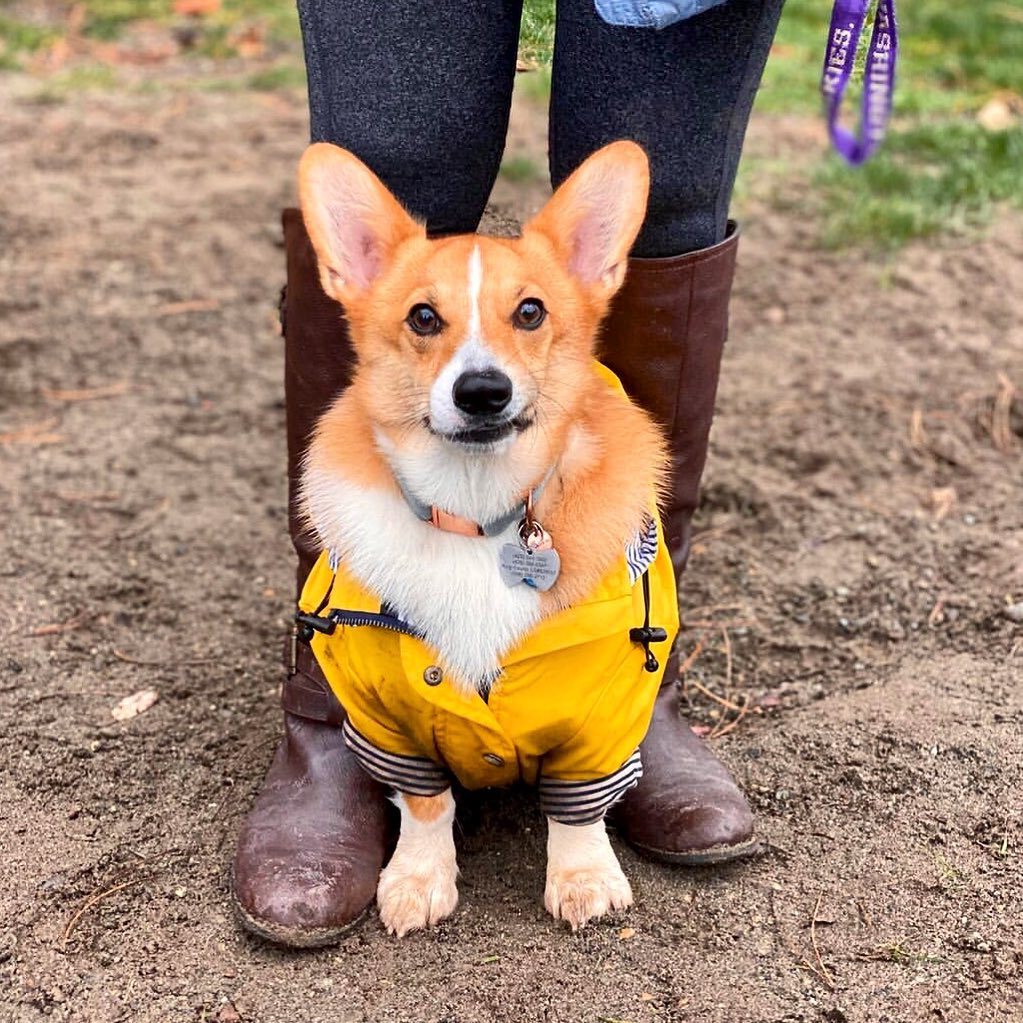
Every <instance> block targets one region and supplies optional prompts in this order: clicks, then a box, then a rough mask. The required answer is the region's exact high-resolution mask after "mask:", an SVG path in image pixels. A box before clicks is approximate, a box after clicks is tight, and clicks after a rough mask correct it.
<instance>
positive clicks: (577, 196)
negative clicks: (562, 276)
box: [523, 141, 650, 301]
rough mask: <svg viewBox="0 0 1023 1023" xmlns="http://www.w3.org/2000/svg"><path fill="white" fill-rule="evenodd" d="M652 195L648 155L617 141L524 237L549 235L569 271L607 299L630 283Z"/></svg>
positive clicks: (569, 183) (576, 175) (580, 172)
mask: <svg viewBox="0 0 1023 1023" xmlns="http://www.w3.org/2000/svg"><path fill="white" fill-rule="evenodd" d="M649 191H650V167H649V164H648V162H647V158H646V153H644V152H643V150H642V149H641V148H640V147H639V146H638V145H636V143H635V142H627V141H622V142H612V143H611V144H610V145H608V146H604V148H603V149H598V150H597V152H595V153H594V154H593V155H592V156H590V157H589V158H587V159H586V160H585V161H584V162H583V163H582V164H581V165H580V166H579V167H578V168H577V169H576V170H575V171H574V172H573V173H572V174H571V176H570V177H568V178H567V179H566V180H565V181H564V182H563V183H562V185H561V186H560V187H559V188H558V190H557V191H556V192H555V193H554V195H553V196H552V197H551V199H550V200H549V201H548V203H547V205H546V206H544V208H543V209H542V210H541V211H540V212H539V213H538V214H537V215H536V216H535V217H534V218H533V219H532V220H531V221H530V222H529V223H528V224H527V225H526V226H525V228H524V229H523V234H528V233H531V232H539V233H541V234H543V235H545V236H546V237H547V238H548V240H549V241H550V242H552V243H553V245H554V248H555V251H556V252H557V253H558V256H559V258H560V259H561V261H562V262H563V263H564V264H565V266H566V267H567V269H568V270H569V272H570V273H572V274H573V275H574V276H575V277H576V278H578V280H579V281H580V282H581V283H582V284H583V285H584V286H586V287H587V288H590V289H593V290H595V291H596V292H597V294H598V296H599V297H601V298H603V299H604V300H605V301H606V300H607V299H609V298H610V297H611V296H612V295H613V294H614V293H615V292H616V291H617V290H618V289H619V288H620V287H621V286H622V282H623V281H624V280H625V271H626V269H627V268H628V264H627V259H628V255H629V249H631V248H632V243H633V242H634V241H635V240H636V235H637V234H639V229H640V227H642V225H643V218H644V216H645V215H646V202H647V194H648V193H649Z"/></svg>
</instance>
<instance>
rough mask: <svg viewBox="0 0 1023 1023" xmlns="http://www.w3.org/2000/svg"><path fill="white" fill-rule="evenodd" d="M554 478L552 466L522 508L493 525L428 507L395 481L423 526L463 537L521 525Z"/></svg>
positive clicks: (495, 521)
mask: <svg viewBox="0 0 1023 1023" xmlns="http://www.w3.org/2000/svg"><path fill="white" fill-rule="evenodd" d="M553 475H554V467H553V466H551V468H550V469H548V470H547V472H546V473H545V474H544V477H543V479H542V480H540V482H539V483H538V484H537V485H536V486H535V487H534V488H533V489H532V490H531V491H530V492H529V493H528V494H526V495H525V497H523V498H522V501H521V503H520V504H517V505H515V507H514V508H512V509H511V510H510V511H509V512H507V513H505V514H504V515H502V516H500V517H499V518H496V519H492V520H491V521H490V522H473V521H472V519H464V518H462V516H461V515H452V514H451V513H450V512H446V511H444V510H443V509H441V508H438V507H436V505H432V504H426V503H425V502H424V501H420V500H419V498H418V497H416V495H415V494H413V493H412V492H411V491H410V490H409V489H408V487H407V486H405V481H404V480H403V479H401V477H400V476H395V479H396V481H397V483H398V488H399V489H400V490H401V495H402V497H404V498H405V503H406V504H407V505H408V506H409V508H411V509H412V513H413V515H415V517H416V518H417V519H419V520H421V521H422V522H429V523H430V524H431V525H433V526H436V527H437V529H442V530H444V532H445V533H458V534H459V535H460V536H500V535H501V534H502V533H503V532H504V531H505V530H506V529H507V528H508V527H509V526H511V525H514V524H515V523H516V522H521V521H522V519H523V517H524V516H525V514H526V508H527V506H530V505H533V504H535V503H536V502H537V501H538V500H539V499H540V495H541V494H542V493H543V491H544V487H546V486H547V483H548V482H549V481H550V478H551V476H553Z"/></svg>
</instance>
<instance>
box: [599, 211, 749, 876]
mask: <svg viewBox="0 0 1023 1023" xmlns="http://www.w3.org/2000/svg"><path fill="white" fill-rule="evenodd" d="M738 240H739V236H738V231H737V229H736V226H735V224H733V223H730V224H729V225H728V235H727V236H726V238H725V240H724V241H723V242H721V243H720V244H718V245H714V246H712V247H711V248H708V249H703V250H701V251H699V252H691V253H687V254H686V255H683V256H673V257H669V258H666V259H631V260H630V261H629V272H628V275H627V276H626V279H625V284H624V286H623V287H622V289H621V291H620V292H619V293H618V294H617V295H616V296H615V300H614V303H613V305H612V307H611V313H610V315H609V317H608V319H607V321H606V323H605V327H604V344H603V346H602V359H603V361H604V362H605V363H606V364H607V365H608V366H609V367H610V368H611V369H612V370H614V372H615V373H616V374H617V375H618V377H619V379H621V381H622V384H623V385H624V387H625V389H626V391H628V393H629V395H630V396H631V397H632V398H633V399H634V400H635V401H636V402H637V403H638V404H639V405H641V406H642V407H643V408H645V409H646V410H647V411H648V412H650V413H651V414H652V415H653V416H654V417H655V418H656V419H657V420H658V421H659V422H660V423H661V424H662V425H663V426H664V428H665V430H666V433H667V436H668V439H669V442H670V447H671V456H672V487H671V496H670V500H669V501H668V502H667V503H666V506H665V507H664V509H663V519H664V528H665V532H666V535H667V543H668V549H669V550H670V551H671V556H672V561H673V562H674V564H675V572H676V575H678V576H679V577H681V575H682V571H683V569H684V568H685V564H686V559H687V558H688V555H689V544H690V535H691V527H690V522H691V519H692V515H693V511H694V510H695V508H696V503H697V499H698V497H699V489H700V476H701V475H702V473H703V466H704V462H705V461H706V458H707V441H708V438H709V436H710V425H711V420H712V419H713V417H714V399H715V397H716V395H717V386H718V371H719V369H720V366H721V355H722V352H723V350H724V345H725V337H726V335H727V333H728V299H729V296H730V294H731V289H732V276H733V274H734V271H735V252H736V248H737V247H738ZM640 749H641V750H642V754H643V777H642V779H641V781H640V783H639V785H638V786H637V787H636V788H634V789H632V790H631V791H630V792H629V793H628V794H627V795H626V796H625V798H624V799H623V800H622V802H621V803H620V804H619V805H618V806H617V807H616V808H615V815H614V819H615V823H616V824H617V826H618V828H619V830H620V831H621V832H622V834H623V835H624V837H625V839H626V840H627V841H628V842H629V844H630V845H633V846H635V847H636V848H637V849H639V850H640V851H642V852H644V853H647V854H648V855H650V856H651V857H653V858H655V859H658V860H663V861H665V862H668V863H683V864H690V865H699V864H705V863H721V862H724V861H726V860H732V859H737V858H738V857H741V856H747V855H749V854H750V853H751V852H754V851H755V850H756V847H757V842H756V840H755V839H754V838H753V816H752V814H751V813H750V808H749V804H748V803H747V802H746V799H745V797H744V796H743V794H742V793H741V792H740V791H739V787H738V786H737V785H736V784H735V782H734V781H733V779H732V777H731V775H730V774H729V773H728V770H727V768H726V767H725V766H724V765H723V764H722V763H721V761H720V760H718V758H717V757H716V756H714V754H713V753H712V752H711V750H710V748H709V747H708V746H707V745H706V744H705V743H703V742H702V741H701V740H700V739H699V738H698V737H697V736H696V735H695V734H694V733H693V731H692V730H691V729H690V728H689V726H688V725H687V724H686V723H685V721H684V720H683V719H682V717H681V713H680V709H679V696H678V655H677V653H676V654H673V655H672V657H671V658H670V660H669V663H668V667H667V670H666V672H665V674H664V683H663V685H662V687H661V691H660V693H659V694H658V697H657V703H656V705H655V707H654V716H653V720H652V721H651V723H650V729H649V731H648V732H647V736H646V738H645V739H644V740H643V743H642V745H641V746H640Z"/></svg>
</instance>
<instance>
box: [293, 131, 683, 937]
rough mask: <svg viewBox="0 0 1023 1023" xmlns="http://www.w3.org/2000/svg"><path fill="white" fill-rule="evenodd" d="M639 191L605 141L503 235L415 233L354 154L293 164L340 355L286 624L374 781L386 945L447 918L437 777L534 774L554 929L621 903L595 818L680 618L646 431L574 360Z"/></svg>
mask: <svg viewBox="0 0 1023 1023" xmlns="http://www.w3.org/2000/svg"><path fill="white" fill-rule="evenodd" d="M648 187H649V171H648V165H647V159H646V156H645V154H644V153H643V151H642V149H641V148H640V147H639V146H637V145H635V144H634V143H632V142H616V143H613V144H611V145H609V146H607V147H605V148H603V149H601V150H600V151H598V152H597V153H595V154H594V155H592V156H591V157H590V158H589V159H587V160H586V161H585V162H584V163H583V164H582V165H581V166H580V167H579V168H578V169H577V170H576V171H575V173H574V174H572V175H571V177H569V178H568V179H567V180H566V181H565V182H564V183H563V184H562V185H561V187H560V188H558V189H557V191H556V193H555V194H554V196H553V197H552V198H551V199H550V201H549V202H548V203H547V205H546V206H545V207H544V208H543V209H542V210H541V212H540V213H539V214H538V215H537V216H536V217H535V218H534V219H532V220H531V221H530V222H529V223H527V224H526V225H525V227H524V228H523V230H522V234H521V237H518V238H515V239H504V238H489V237H483V236H478V235H463V236H454V237H444V238H438V239H431V238H428V237H427V234H426V230H425V228H424V226H423V225H422V224H420V223H418V222H417V221H416V220H415V219H413V218H412V217H411V216H410V215H409V214H408V213H407V212H406V211H405V210H404V209H403V208H402V207H401V205H400V204H399V203H398V201H397V200H396V199H395V198H394V197H393V196H392V195H391V194H390V193H389V192H388V190H387V189H386V187H385V186H384V185H383V184H382V183H381V182H380V181H379V180H378V179H377V177H376V176H375V175H374V174H373V173H372V172H371V171H370V170H369V168H367V167H366V166H365V165H364V164H363V163H362V162H361V161H360V160H358V159H357V158H356V157H355V156H353V155H352V154H351V153H349V152H346V151H345V150H343V149H340V148H338V147H336V146H333V145H330V144H327V143H318V144H314V145H312V146H310V147H309V148H308V150H307V151H306V152H305V154H304V156H303V158H302V160H301V164H300V168H299V191H300V197H301V205H302V211H303V217H304V220H305V223H306V227H307V229H308V232H309V236H310V238H311V240H312V243H313V247H314V249H315V251H316V255H317V259H318V264H319V273H320V279H321V282H322V285H323V288H324V291H325V292H326V293H327V294H328V295H329V296H331V297H332V298H334V299H336V300H337V301H338V302H339V303H341V305H342V306H343V308H344V313H345V316H346V318H347V322H348V325H349V329H350V332H351V338H352V344H353V346H354V349H355V352H356V354H357V360H358V364H357V367H356V371H355V374H354V378H353V380H352V383H351V385H350V386H349V387H348V388H347V389H346V390H345V391H344V392H343V393H342V394H341V395H340V396H339V397H338V398H337V399H336V401H335V402H334V403H333V405H332V406H331V407H330V408H329V409H328V410H327V411H326V413H325V414H324V415H323V416H322V418H321V420H320V421H319V424H318V426H317V428H316V431H315V434H314V436H313V438H312V440H311V443H310V446H309V449H308V452H307V456H306V461H305V465H304V471H303V480H302V501H303V505H304V509H305V514H306V516H307V520H308V522H309V525H310V527H311V528H312V529H314V530H315V532H316V534H317V536H318V538H319V540H320V542H321V544H322V549H323V554H322V555H321V557H320V560H319V561H318V562H317V564H316V566H315V567H314V569H313V571H312V572H311V574H310V576H309V579H308V581H307V583H306V585H305V588H304V591H303V593H302V596H301V599H300V610H299V614H298V615H297V619H298V622H299V627H300V638H302V639H304V640H305V641H308V642H310V643H311V645H312V647H313V650H314V652H315V654H316V657H317V660H318V662H319V664H320V666H321V667H322V668H323V671H324V674H325V676H326V678H327V680H328V682H329V683H330V685H331V687H332V689H333V690H334V692H335V693H336V695H337V696H338V698H339V700H340V701H341V704H342V706H343V707H344V708H345V712H346V721H345V725H344V729H345V740H346V742H347V743H348V745H349V747H350V748H351V749H352V751H353V752H354V753H355V755H356V756H357V758H358V759H359V761H360V763H361V764H362V766H363V767H364V768H365V769H366V770H367V771H368V772H369V773H370V774H371V775H372V776H373V777H375V778H377V779H378V780H379V781H381V782H383V783H384V784H386V785H388V786H390V787H391V788H392V789H393V790H394V796H393V798H394V801H395V803H396V805H397V807H398V809H399V811H400V817H401V827H400V834H399V838H398V842H397V846H396V848H395V851H394V854H393V856H392V858H391V860H390V861H389V863H388V864H387V865H386V867H385V868H384V870H383V871H382V873H381V876H380V880H379V886H378V891H377V905H378V909H379V913H380V917H381V919H382V921H383V923H384V925H385V927H386V928H387V929H388V930H389V931H390V932H392V933H394V934H396V935H398V936H399V937H400V936H403V935H405V934H407V933H408V932H410V931H414V930H416V929H418V928H424V927H427V926H430V925H433V924H436V923H437V922H438V921H440V920H441V919H443V918H444V917H446V916H448V915H449V914H450V913H451V912H452V911H453V910H454V908H455V905H456V902H457V898H458V895H457V888H456V881H457V875H458V869H457V865H456V855H455V846H454V839H453V833H452V826H453V821H454V811H455V803H454V798H453V795H452V785H453V784H454V783H458V784H461V785H463V786H465V787H469V788H474V787H484V786H486V787H490V786H495V785H496V786H500V785H507V784H512V783H514V782H516V781H519V780H524V781H526V782H527V783H531V784H535V785H537V787H538V788H539V791H540V800H541V805H542V808H543V810H544V813H545V814H546V816H547V818H548V829H549V831H548V847H547V857H548V862H547V880H546V889H545V900H544V901H545V905H546V907H547V909H548V910H549V911H550V913H551V914H552V915H553V916H554V917H555V918H557V919H562V920H564V921H566V922H567V923H568V924H569V925H570V926H571V928H572V929H573V930H575V929H576V928H578V927H581V926H583V925H584V924H585V923H586V922H587V921H589V920H593V919H596V918H599V917H601V916H603V915H604V914H606V913H608V912H609V911H610V910H612V909H621V908H624V907H627V906H629V905H630V904H631V902H632V893H631V890H630V887H629V883H628V881H627V880H626V878H625V875H624V873H623V871H622V869H621V866H620V864H619V862H618V860H617V858H616V856H615V853H614V851H613V849H612V847H611V844H610V842H609V840H608V836H607V833H606V831H605V827H604V814H605V812H606V810H607V808H608V807H609V806H610V805H611V804H612V803H613V802H614V801H615V800H616V799H618V798H620V797H621V795H622V794H623V793H624V792H625V791H627V789H628V788H630V787H631V786H632V785H634V784H636V782H637V781H638V778H639V775H640V772H641V770H642V767H641V763H640V759H639V753H638V746H639V742H640V740H641V739H642V738H643V736H644V735H645V733H646V729H647V727H648V725H649V721H650V716H651V714H652V710H653V704H654V698H655V696H656V693H657V689H658V686H659V683H660V678H661V674H662V671H663V669H662V668H661V665H660V663H659V661H658V658H657V656H656V655H655V653H654V652H653V650H652V649H651V645H653V646H656V647H657V649H658V651H660V652H661V654H662V656H661V658H660V661H661V662H663V661H664V660H666V658H667V653H668V650H669V647H670V642H671V641H672V640H673V638H674V634H675V632H676V631H677V628H678V609H677V604H676V599H675V590H674V586H675V582H674V574H673V572H672V570H671V564H670V559H669V557H668V554H667V550H666V548H665V546H664V542H663V538H662V537H661V536H660V527H659V526H658V524H657V499H658V495H659V493H660V488H661V487H662V485H663V482H664V479H665V473H666V466H667V459H666V453H665V447H664V442H663V438H662V436H661V434H660V431H659V429H658V428H657V426H656V425H655V424H654V423H653V422H652V421H651V420H650V418H649V417H648V416H647V415H646V414H645V413H644V412H643V411H641V410H640V409H639V408H638V407H636V406H635V405H633V404H632V402H631V401H630V400H629V399H628V398H627V397H626V395H625V393H624V391H623V390H622V388H621V386H620V384H618V382H617V380H615V378H614V377H613V376H612V375H611V374H610V372H609V371H607V370H606V369H604V368H603V367H602V366H601V365H600V364H599V363H598V362H597V361H596V359H595V354H594V353H595V348H596V344H597V340H598V331H599V327H600V323H601V320H602V318H603V316H604V314H605V313H606V311H607V309H608V304H609V302H610V301H611V299H612V297H613V295H614V294H615V292H616V291H617V290H618V289H619V287H621V285H622V282H623V280H624V278H625V274H626V269H627V256H628V252H629V250H630V248H631V246H632V244H633V242H634V240H635V238H636V235H637V233H638V231H639V229H640V226H641V224H642V221H643V218H644V215H645V211H646V200H647V192H648ZM651 621H654V622H656V623H657V624H656V625H651ZM658 644H660V646H658Z"/></svg>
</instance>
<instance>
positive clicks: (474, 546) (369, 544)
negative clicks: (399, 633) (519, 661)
mask: <svg viewBox="0 0 1023 1023" xmlns="http://www.w3.org/2000/svg"><path fill="white" fill-rule="evenodd" d="M305 498H306V503H307V508H308V510H309V513H310V515H311V517H312V519H313V522H314V523H315V525H316V529H317V532H318V533H319V535H320V539H321V540H322V542H323V544H324V546H325V547H326V548H328V549H330V550H333V551H335V552H336V553H337V554H338V555H340V556H341V558H342V560H343V562H344V565H345V567H346V568H347V569H348V571H349V572H351V573H352V575H353V576H354V577H355V578H356V579H357V580H358V581H359V582H360V583H361V584H362V585H363V586H365V587H366V588H367V589H368V590H370V591H371V592H372V593H374V594H377V595H378V596H379V597H380V598H381V600H382V601H383V602H384V603H386V604H388V605H389V606H390V607H391V608H393V609H394V611H395V612H396V613H397V614H398V615H399V616H400V617H401V618H403V619H404V620H405V621H407V622H409V623H410V624H412V625H414V626H415V627H416V628H417V629H419V630H420V632H421V633H422V634H423V637H424V639H425V640H426V642H427V643H428V644H429V645H430V646H432V647H433V648H434V649H435V650H436V651H437V653H438V657H439V660H440V663H441V667H442V668H444V670H445V672H447V673H449V674H451V675H453V676H454V679H455V680H457V681H458V682H459V683H460V684H462V685H464V686H465V688H466V689H470V690H471V689H474V688H476V686H477V685H478V684H479V682H480V680H482V679H485V678H488V677H491V676H493V675H494V674H495V673H496V672H497V671H499V670H500V658H501V655H502V654H504V653H506V652H507V651H508V650H509V649H511V648H512V647H513V646H514V645H515V643H516V642H517V641H518V640H519V639H521V637H522V636H523V635H525V633H526V632H528V631H529V629H530V628H532V626H534V625H535V624H536V623H537V622H538V621H539V618H540V600H539V595H538V594H537V593H536V591H535V590H533V589H531V588H530V587H528V586H523V585H519V586H507V585H505V584H504V583H503V582H502V581H501V575H500V570H499V561H498V559H499V556H500V550H501V547H502V546H503V545H504V544H506V543H510V542H514V541H515V538H516V527H517V524H516V523H513V524H512V525H511V526H509V528H508V529H507V530H506V531H505V533H504V534H502V535H501V536H495V537H469V536H460V535H458V534H455V533H447V532H444V531H442V530H439V529H437V528H435V527H434V526H432V525H431V524H430V523H428V522H422V521H421V520H419V519H418V518H416V516H415V515H414V513H413V512H412V510H411V509H410V508H409V506H408V504H407V503H406V502H405V500H404V499H403V498H402V497H401V496H399V495H397V494H392V493H387V492H384V491H380V490H368V489H365V488H363V487H359V486H354V485H351V484H349V483H347V482H346V481H345V480H344V479H343V478H340V477H339V476H337V475H336V473H335V472H327V471H324V470H322V469H318V468H314V467H310V468H309V469H307V471H306V474H305Z"/></svg>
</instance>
